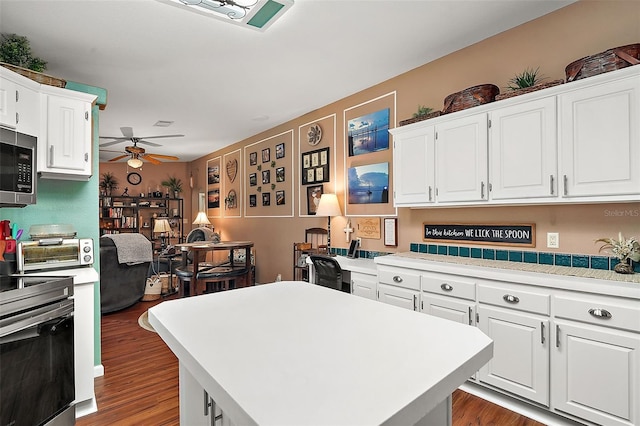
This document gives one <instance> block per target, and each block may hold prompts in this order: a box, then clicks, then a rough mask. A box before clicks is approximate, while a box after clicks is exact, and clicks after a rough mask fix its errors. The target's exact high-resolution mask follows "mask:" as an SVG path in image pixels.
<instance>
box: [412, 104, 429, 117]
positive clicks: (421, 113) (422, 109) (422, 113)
mask: <svg viewBox="0 0 640 426" xmlns="http://www.w3.org/2000/svg"><path fill="white" fill-rule="evenodd" d="M432 112H433V108H429V107H426V106H424V105H418V111H416V112H414V113H413V118H422V117H426V116H427V115H428V114H430V113H432Z"/></svg>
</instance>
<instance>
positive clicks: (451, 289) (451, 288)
mask: <svg viewBox="0 0 640 426" xmlns="http://www.w3.org/2000/svg"><path fill="white" fill-rule="evenodd" d="M440 288H441V289H442V290H444V291H453V287H452V286H451V285H450V284H447V283H442V284H440Z"/></svg>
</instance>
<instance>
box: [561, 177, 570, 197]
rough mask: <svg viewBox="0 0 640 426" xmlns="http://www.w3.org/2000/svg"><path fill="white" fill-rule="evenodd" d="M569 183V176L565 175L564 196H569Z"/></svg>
mask: <svg viewBox="0 0 640 426" xmlns="http://www.w3.org/2000/svg"><path fill="white" fill-rule="evenodd" d="M568 182H569V178H568V177H567V175H564V176H563V177H562V183H563V186H564V189H563V191H564V195H568V190H567V183H568Z"/></svg>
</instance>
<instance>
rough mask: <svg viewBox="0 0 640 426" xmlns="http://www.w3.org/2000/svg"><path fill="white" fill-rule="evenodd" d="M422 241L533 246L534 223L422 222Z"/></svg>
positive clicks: (534, 237)
mask: <svg viewBox="0 0 640 426" xmlns="http://www.w3.org/2000/svg"><path fill="white" fill-rule="evenodd" d="M423 226H424V233H423V235H422V239H423V240H424V241H439V242H472V243H476V244H496V245H512V246H525V247H535V245H536V232H535V231H536V226H535V225H534V224H508V225H483V224H461V223H445V224H442V223H427V222H424V223H423Z"/></svg>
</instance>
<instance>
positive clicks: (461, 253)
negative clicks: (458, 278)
mask: <svg viewBox="0 0 640 426" xmlns="http://www.w3.org/2000/svg"><path fill="white" fill-rule="evenodd" d="M470 255H471V250H470V249H469V247H460V250H459V251H458V256H460V257H469V256H470Z"/></svg>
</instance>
